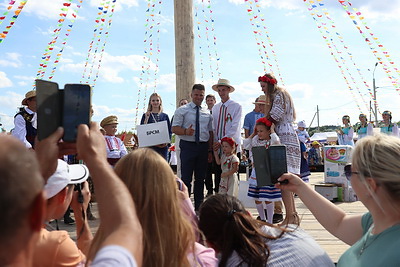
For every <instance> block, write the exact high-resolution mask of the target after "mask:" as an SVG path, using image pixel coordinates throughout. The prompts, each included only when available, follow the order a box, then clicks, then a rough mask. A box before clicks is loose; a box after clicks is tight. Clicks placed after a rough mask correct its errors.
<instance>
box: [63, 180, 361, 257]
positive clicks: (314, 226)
mask: <svg viewBox="0 0 400 267" xmlns="http://www.w3.org/2000/svg"><path fill="white" fill-rule="evenodd" d="M323 175H324V174H323V173H322V172H313V173H312V174H311V179H310V184H311V185H312V186H313V185H315V184H317V183H320V182H323V180H324V177H323ZM241 179H242V180H244V179H245V178H244V176H243V177H242V176H241ZM295 203H296V207H297V211H298V213H299V216H300V218H301V224H300V226H301V227H302V228H303V229H305V230H306V231H307V232H308V233H309V234H310V235H311V236H312V237H314V238H315V240H316V241H317V242H318V243H319V244H320V245H321V247H322V248H323V249H324V250H325V251H326V252H327V253H328V255H329V256H330V257H331V259H332V260H333V261H334V262H337V260H338V259H339V257H340V255H341V254H342V253H343V252H344V251H345V250H346V249H347V248H348V247H349V246H348V245H346V244H344V243H343V242H342V241H340V240H338V239H337V238H336V237H334V236H333V235H331V234H330V233H328V232H327V231H326V230H325V229H324V228H323V227H322V226H321V225H320V224H319V223H318V221H317V220H316V219H315V218H314V216H313V215H312V214H311V212H310V211H309V210H308V209H307V208H306V207H305V205H304V204H303V203H302V202H301V200H300V199H299V198H295ZM335 204H336V205H338V206H339V207H340V208H342V209H343V210H345V211H346V212H347V213H354V214H363V213H365V212H366V208H365V207H364V206H363V205H362V204H361V202H359V201H357V202H351V203H345V202H337V203H335ZM92 207H93V213H94V214H95V216H97V217H98V211H97V203H94V204H93V206H92ZM249 211H250V212H251V213H252V214H253V215H254V216H255V217H256V216H257V210H256V209H252V208H250V209H249ZM89 224H90V227H91V230H92V232H93V233H95V232H96V231H97V228H98V225H99V220H95V221H89ZM59 226H60V230H66V231H68V232H69V234H70V235H71V237H72V238H73V239H74V240H75V238H76V233H75V225H65V224H64V223H63V222H62V220H61V221H60V222H59Z"/></svg>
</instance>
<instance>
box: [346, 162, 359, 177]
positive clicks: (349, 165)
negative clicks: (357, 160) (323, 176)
mask: <svg viewBox="0 0 400 267" xmlns="http://www.w3.org/2000/svg"><path fill="white" fill-rule="evenodd" d="M353 174H359V172H352V171H351V164H347V165H346V166H344V175H345V176H346V179H347V180H348V181H350V179H351V175H353Z"/></svg>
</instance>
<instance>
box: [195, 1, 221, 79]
mask: <svg viewBox="0 0 400 267" xmlns="http://www.w3.org/2000/svg"><path fill="white" fill-rule="evenodd" d="M194 16H195V24H196V27H195V30H196V31H197V37H198V38H196V39H195V43H197V47H198V51H199V61H200V77H201V82H204V80H205V79H206V77H205V66H204V65H205V63H204V61H205V60H204V59H203V57H204V56H203V54H208V61H207V62H208V65H209V69H210V76H211V77H210V78H211V80H216V78H219V77H220V76H221V72H220V70H219V61H220V58H219V56H218V51H217V37H216V35H215V29H214V18H213V10H212V8H211V0H202V1H201V3H197V4H195V15H194ZM204 37H205V38H204Z"/></svg>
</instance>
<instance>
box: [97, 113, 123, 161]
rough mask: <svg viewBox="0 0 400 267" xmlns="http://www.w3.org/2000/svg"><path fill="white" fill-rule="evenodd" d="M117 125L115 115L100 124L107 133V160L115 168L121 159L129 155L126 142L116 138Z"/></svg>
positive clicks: (105, 137) (105, 136)
mask: <svg viewBox="0 0 400 267" xmlns="http://www.w3.org/2000/svg"><path fill="white" fill-rule="evenodd" d="M117 125H118V117H117V116H113V115H111V116H108V117H106V118H104V119H103V120H102V121H101V123H100V126H101V127H102V128H103V129H104V131H105V135H104V139H105V141H106V150H107V160H108V163H110V165H111V166H114V165H115V164H116V163H117V161H118V160H119V159H120V158H122V157H123V156H125V155H126V154H128V151H127V150H126V148H125V145H124V142H122V140H121V139H119V138H118V137H116V136H115V133H116V132H117Z"/></svg>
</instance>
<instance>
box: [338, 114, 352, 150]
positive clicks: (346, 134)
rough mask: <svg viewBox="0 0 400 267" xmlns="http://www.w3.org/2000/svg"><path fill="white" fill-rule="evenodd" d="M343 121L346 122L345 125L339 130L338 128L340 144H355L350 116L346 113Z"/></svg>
mask: <svg viewBox="0 0 400 267" xmlns="http://www.w3.org/2000/svg"><path fill="white" fill-rule="evenodd" d="M342 122H343V124H344V127H341V128H340V129H339V130H337V135H338V142H339V145H341V146H342V145H349V146H354V141H353V135H354V130H353V127H352V126H351V124H350V116H348V115H344V116H343V118H342Z"/></svg>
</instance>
